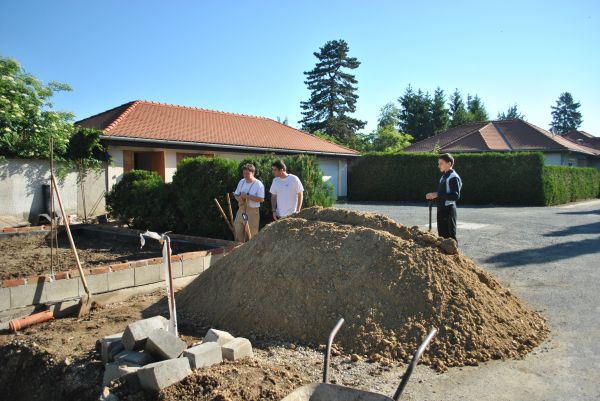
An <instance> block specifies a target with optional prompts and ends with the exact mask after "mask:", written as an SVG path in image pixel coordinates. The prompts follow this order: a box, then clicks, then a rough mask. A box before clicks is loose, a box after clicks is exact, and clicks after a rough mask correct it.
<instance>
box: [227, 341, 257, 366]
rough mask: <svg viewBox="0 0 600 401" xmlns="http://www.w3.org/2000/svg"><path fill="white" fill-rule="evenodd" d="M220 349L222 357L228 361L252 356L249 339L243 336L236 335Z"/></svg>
mask: <svg viewBox="0 0 600 401" xmlns="http://www.w3.org/2000/svg"><path fill="white" fill-rule="evenodd" d="M221 351H222V353H223V359H226V360H228V361H237V360H238V359H241V358H245V357H250V358H252V357H253V356H254V353H253V352H252V344H250V340H248V339H246V338H243V337H237V338H234V339H233V340H231V341H229V342H228V343H227V344H225V345H223V346H222V347H221Z"/></svg>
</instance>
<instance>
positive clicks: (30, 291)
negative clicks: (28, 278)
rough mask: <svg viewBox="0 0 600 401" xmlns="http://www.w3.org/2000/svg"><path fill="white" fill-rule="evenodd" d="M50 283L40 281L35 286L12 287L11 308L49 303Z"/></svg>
mask: <svg viewBox="0 0 600 401" xmlns="http://www.w3.org/2000/svg"><path fill="white" fill-rule="evenodd" d="M46 284H48V283H46V282H44V281H39V282H37V283H34V284H27V285H20V286H16V287H10V307H11V308H20V307H22V306H29V305H38V304H41V303H45V302H48V293H49V290H48V287H47V285H46Z"/></svg>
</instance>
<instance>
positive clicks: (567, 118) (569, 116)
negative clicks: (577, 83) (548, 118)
mask: <svg viewBox="0 0 600 401" xmlns="http://www.w3.org/2000/svg"><path fill="white" fill-rule="evenodd" d="M580 106H581V103H579V102H575V101H574V100H573V96H572V95H571V94H570V93H569V92H564V93H561V94H560V96H559V97H558V100H557V101H556V106H552V124H551V128H552V132H554V133H557V134H559V135H564V134H568V133H569V132H570V131H573V130H576V129H577V128H579V126H580V125H581V123H582V122H583V119H582V118H581V113H580V112H579V107H580Z"/></svg>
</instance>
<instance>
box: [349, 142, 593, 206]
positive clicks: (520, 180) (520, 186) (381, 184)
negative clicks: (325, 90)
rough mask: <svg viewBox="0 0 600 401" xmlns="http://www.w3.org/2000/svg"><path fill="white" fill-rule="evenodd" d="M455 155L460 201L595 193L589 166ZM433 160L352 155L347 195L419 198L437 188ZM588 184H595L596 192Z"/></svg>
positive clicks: (523, 200) (544, 201) (523, 156)
mask: <svg viewBox="0 0 600 401" xmlns="http://www.w3.org/2000/svg"><path fill="white" fill-rule="evenodd" d="M454 157H455V160H456V171H457V172H458V174H459V175H460V176H461V178H462V180H463V189H462V193H461V202H462V203H467V204H497V205H553V204H557V203H564V202H568V201H572V200H579V199H587V198H592V197H596V196H597V195H598V182H597V179H594V177H595V176H597V174H595V173H593V172H592V170H594V169H581V168H574V167H569V168H568V167H564V168H563V167H557V168H554V167H552V168H548V167H544V156H543V154H542V153H527V152H516V153H465V154H456V155H454ZM437 158H438V155H437V154H433V153H401V154H395V155H383V154H376V155H369V156H364V157H360V158H358V159H355V160H354V161H353V162H352V163H351V164H350V167H349V172H348V198H349V199H350V200H352V201H416V202H424V199H425V194H426V193H427V192H432V191H435V190H436V189H437V183H438V180H439V178H440V172H439V170H438V168H437ZM596 173H597V172H596ZM566 182H568V183H570V185H571V186H570V188H571V189H569V190H568V192H567V193H568V194H569V196H568V200H565V199H567V196H566V195H564V194H562V193H563V192H565V189H564V188H562V185H563V183H566ZM592 188H596V190H595V193H594V190H593V189H592Z"/></svg>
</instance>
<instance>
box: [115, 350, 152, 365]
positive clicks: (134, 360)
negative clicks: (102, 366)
mask: <svg viewBox="0 0 600 401" xmlns="http://www.w3.org/2000/svg"><path fill="white" fill-rule="evenodd" d="M114 360H115V362H124V363H130V364H134V365H138V366H144V365H148V364H149V363H153V362H156V359H154V357H153V356H152V355H151V354H150V353H148V352H144V351H127V350H123V351H121V352H119V353H118V354H117V355H115V358H114Z"/></svg>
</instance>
